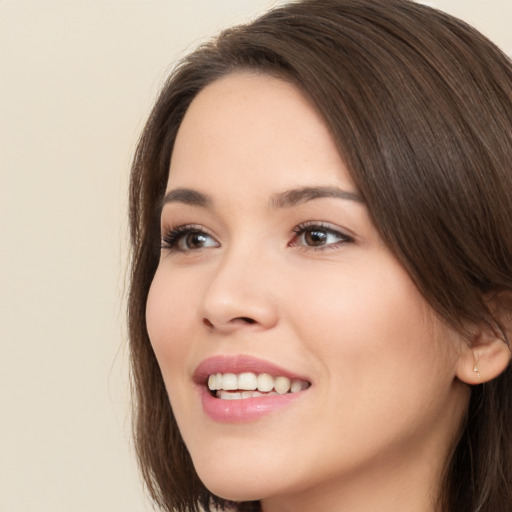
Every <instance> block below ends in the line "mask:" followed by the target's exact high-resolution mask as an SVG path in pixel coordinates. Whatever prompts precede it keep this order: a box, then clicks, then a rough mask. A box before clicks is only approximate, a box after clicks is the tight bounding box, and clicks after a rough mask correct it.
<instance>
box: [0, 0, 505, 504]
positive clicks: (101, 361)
mask: <svg viewBox="0 0 512 512" xmlns="http://www.w3.org/2000/svg"><path fill="white" fill-rule="evenodd" d="M275 3H276V2H269V1H264V0H166V1H164V0H125V1H120V0H119V1H118V0H103V1H99V0H68V1H63V0H60V1H57V0H55V1H53V0H52V1H50V0H37V1H36V0H34V1H26V0H10V1H9V0H3V1H2V0H0V172H1V175H0V176H1V182H0V209H1V211H0V219H1V220H0V222H1V224H0V229H1V232H0V234H1V237H0V247H1V252H0V254H1V256H0V258H1V259H0V272H1V274H0V315H1V318H0V512H117V511H122V512H135V511H144V510H150V509H151V508H150V506H149V505H148V504H147V502H146V501H145V498H144V496H143V491H142V485H141V483H140V481H139V477H138V474H137V469H136V465H135V459H134V456H133V450H132V447H131V442H130V419H129V381H128V366H127V351H126V328H125V321H124V308H125V303H124V293H125V272H126V261H127V247H128V243H127V221H126V197H127V192H126V189H127V177H128V170H129V165H130V158H131V154H132V152H133V150H134V147H135V144H136V140H137V138H138V135H139V133H140V130H141V128H142V126H143V123H144V119H145V117H146V115H147V113H148V110H149V108H150V106H151V103H152V101H153V99H154V98H155V95H156V93H157V91H158V89H159V87H160V85H161V84H162V82H163V79H164V77H165V75H166V74H167V72H168V70H169V69H170V67H171V64H172V62H173V61H175V60H176V58H178V57H179V56H182V55H184V54H185V53H186V52H187V51H188V50H190V49H191V48H193V47H194V46H195V45H196V44H197V43H198V42H199V41H200V40H202V39H204V38H205V37H206V36H208V35H210V34H214V33H216V32H217V31H218V30H219V29H220V28H222V27H225V26H228V25H231V24H234V23H237V22H240V21H244V20H246V19H248V18H250V17H252V16H254V15H255V14H257V13H259V12H261V11H263V10H264V9H266V8H268V7H270V6H271V5H273V4H275ZM424 3H427V4H431V5H432V4H434V5H435V6H436V7H438V8H441V9H444V10H447V11H448V12H451V13H453V14H456V15H458V16H460V17H462V18H464V19H466V20H467V21H469V22H471V23H472V24H474V25H475V26H477V27H478V28H480V29H481V30H482V31H483V32H484V33H486V34H487V35H488V36H489V37H491V39H493V40H494V41H495V42H497V43H498V44H499V45H500V46H501V47H502V48H503V49H504V50H506V51H507V52H508V53H509V54H512V31H511V30H510V25H511V22H512V1H511V0H439V1H435V2H424Z"/></svg>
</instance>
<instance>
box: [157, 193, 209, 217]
mask: <svg viewBox="0 0 512 512" xmlns="http://www.w3.org/2000/svg"><path fill="white" fill-rule="evenodd" d="M169 203H183V204H188V205H191V206H199V207H201V208H208V207H210V206H211V205H212V204H213V201H212V199H211V197H210V196H207V195H206V194H203V193H202V192H198V191H197V190H193V189H191V188H175V189H174V190H171V191H170V192H168V193H167V194H165V196H164V197H163V199H162V200H161V201H160V203H159V204H158V210H159V211H160V212H161V211H162V208H163V207H164V206H165V205H166V204H169Z"/></svg>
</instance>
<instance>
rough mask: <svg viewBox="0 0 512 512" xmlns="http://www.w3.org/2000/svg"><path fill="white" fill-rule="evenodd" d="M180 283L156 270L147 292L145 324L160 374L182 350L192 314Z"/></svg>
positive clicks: (187, 292)
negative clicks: (158, 364)
mask: <svg viewBox="0 0 512 512" xmlns="http://www.w3.org/2000/svg"><path fill="white" fill-rule="evenodd" d="M188 288H189V287H188V286H187V285H186V283H183V282H182V281H179V280H176V279H173V278H172V276H169V275H167V272H165V269H162V267H159V268H158V269H157V271H156V274H155V277H154V279H153V282H152V283H151V287H150V289H149V294H148V300H147V304H146V323H147V329H148V334H149V339H150V341H151V345H152V347H153V350H154V351H155V355H156V357H157V359H158V361H159V363H160V366H161V369H162V372H164V374H165V372H166V367H167V366H169V364H172V361H175V360H176V356H177V355H178V354H179V353H181V352H183V351H185V350H186V348H187V347H186V344H185V343H180V340H182V341H183V340H186V339H187V326H188V325H190V324H191V318H192V316H193V314H194V308H193V306H192V300H193V297H192V295H191V293H190V290H189V289H188Z"/></svg>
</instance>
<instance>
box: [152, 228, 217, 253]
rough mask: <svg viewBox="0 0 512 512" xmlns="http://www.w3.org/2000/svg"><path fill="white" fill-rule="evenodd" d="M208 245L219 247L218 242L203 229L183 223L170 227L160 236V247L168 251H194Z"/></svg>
mask: <svg viewBox="0 0 512 512" xmlns="http://www.w3.org/2000/svg"><path fill="white" fill-rule="evenodd" d="M208 247H219V243H218V242H217V241H216V240H215V239H214V238H213V237H212V236H211V235H210V234H209V233H207V232H206V231H205V230H204V229H202V228H200V227H198V226H194V225H185V226H177V227H175V228H172V229H170V230H169V231H168V232H167V234H165V235H163V236H162V249H167V250H170V251H181V252H188V251H195V250H198V249H205V248H208Z"/></svg>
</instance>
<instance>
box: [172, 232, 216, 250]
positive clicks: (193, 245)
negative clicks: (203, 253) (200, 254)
mask: <svg viewBox="0 0 512 512" xmlns="http://www.w3.org/2000/svg"><path fill="white" fill-rule="evenodd" d="M208 238H209V237H208V235H205V234H204V233H200V232H191V233H187V234H186V235H185V236H184V237H183V238H182V239H181V240H180V242H181V243H180V244H179V245H180V249H201V248H202V247H204V246H205V244H206V243H207V241H208Z"/></svg>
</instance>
